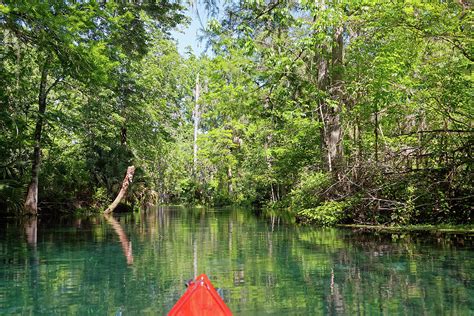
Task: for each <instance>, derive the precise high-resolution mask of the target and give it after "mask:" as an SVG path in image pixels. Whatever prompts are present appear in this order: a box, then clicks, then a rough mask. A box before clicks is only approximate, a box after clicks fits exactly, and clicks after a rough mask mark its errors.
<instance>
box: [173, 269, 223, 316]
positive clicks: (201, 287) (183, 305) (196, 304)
mask: <svg viewBox="0 0 474 316" xmlns="http://www.w3.org/2000/svg"><path fill="white" fill-rule="evenodd" d="M178 315H179V316H185V315H186V316H193V315H202V316H206V315H213V316H229V315H232V312H231V311H230V309H229V307H227V305H226V304H225V303H224V301H223V300H222V298H221V297H220V295H219V293H217V291H216V289H215V288H214V286H213V285H212V283H211V281H209V278H208V277H207V275H205V274H201V275H200V276H198V277H197V278H196V279H195V280H194V281H191V282H189V283H188V288H187V290H186V292H184V294H183V296H181V298H180V299H179V300H178V301H177V302H176V304H175V305H174V306H173V308H172V309H171V310H170V311H169V313H168V316H178Z"/></svg>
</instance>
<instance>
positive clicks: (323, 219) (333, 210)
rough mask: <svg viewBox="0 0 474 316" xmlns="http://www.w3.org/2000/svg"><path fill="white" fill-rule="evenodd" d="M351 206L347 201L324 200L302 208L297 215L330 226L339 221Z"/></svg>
mask: <svg viewBox="0 0 474 316" xmlns="http://www.w3.org/2000/svg"><path fill="white" fill-rule="evenodd" d="M350 206H351V203H349V202H347V201H326V202H323V203H322V204H321V205H319V206H317V207H315V208H308V209H303V210H301V211H299V212H298V216H300V217H303V218H304V219H306V220H309V221H310V222H313V223H315V224H317V225H321V226H332V225H335V224H338V223H340V222H341V221H342V220H343V219H344V218H345V217H347V215H346V210H347V209H348V208H349V207H350Z"/></svg>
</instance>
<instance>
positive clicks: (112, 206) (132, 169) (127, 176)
mask: <svg viewBox="0 0 474 316" xmlns="http://www.w3.org/2000/svg"><path fill="white" fill-rule="evenodd" d="M134 173H135V167H134V166H130V167H128V168H127V173H126V174H125V178H124V179H123V182H122V188H121V189H120V192H119V193H118V195H117V197H116V198H115V200H114V201H113V202H112V204H110V205H109V207H107V209H106V210H105V211H104V214H110V213H112V212H113V211H114V210H115V208H116V207H117V205H119V203H120V201H122V199H123V198H124V196H125V195H126V194H127V190H128V187H129V185H130V183H132V180H133V174H134Z"/></svg>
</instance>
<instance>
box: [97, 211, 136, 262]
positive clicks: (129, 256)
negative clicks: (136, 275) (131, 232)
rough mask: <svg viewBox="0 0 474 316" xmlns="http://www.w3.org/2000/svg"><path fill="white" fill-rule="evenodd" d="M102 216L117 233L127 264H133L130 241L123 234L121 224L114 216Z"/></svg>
mask: <svg viewBox="0 0 474 316" xmlns="http://www.w3.org/2000/svg"><path fill="white" fill-rule="evenodd" d="M104 218H105V219H106V220H107V222H109V224H110V225H111V226H112V227H113V229H114V231H115V233H117V236H118V237H119V239H120V244H121V245H122V250H123V254H124V255H125V258H126V259H127V264H129V265H131V264H133V253H132V242H131V241H129V240H128V238H127V234H125V232H124V230H123V228H122V226H121V225H120V223H119V222H118V221H117V220H116V219H115V218H113V216H112V215H108V214H107V215H104Z"/></svg>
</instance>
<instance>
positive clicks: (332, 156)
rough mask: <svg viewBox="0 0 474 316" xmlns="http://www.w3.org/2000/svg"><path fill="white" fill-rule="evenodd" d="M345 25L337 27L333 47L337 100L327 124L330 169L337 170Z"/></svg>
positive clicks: (333, 85) (333, 89)
mask: <svg viewBox="0 0 474 316" xmlns="http://www.w3.org/2000/svg"><path fill="white" fill-rule="evenodd" d="M343 49H344V42H343V27H342V26H339V27H337V28H336V30H335V33H334V42H333V47H332V71H331V88H330V91H329V92H330V95H331V98H332V99H333V100H335V101H336V105H334V106H329V107H328V108H327V115H326V119H327V124H326V135H325V143H326V146H327V153H328V160H329V161H330V166H331V168H330V171H337V169H338V168H339V167H340V165H341V163H342V158H343V151H342V127H341V108H342V102H343V100H342V98H343V81H342V75H343V63H342V62H343Z"/></svg>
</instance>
